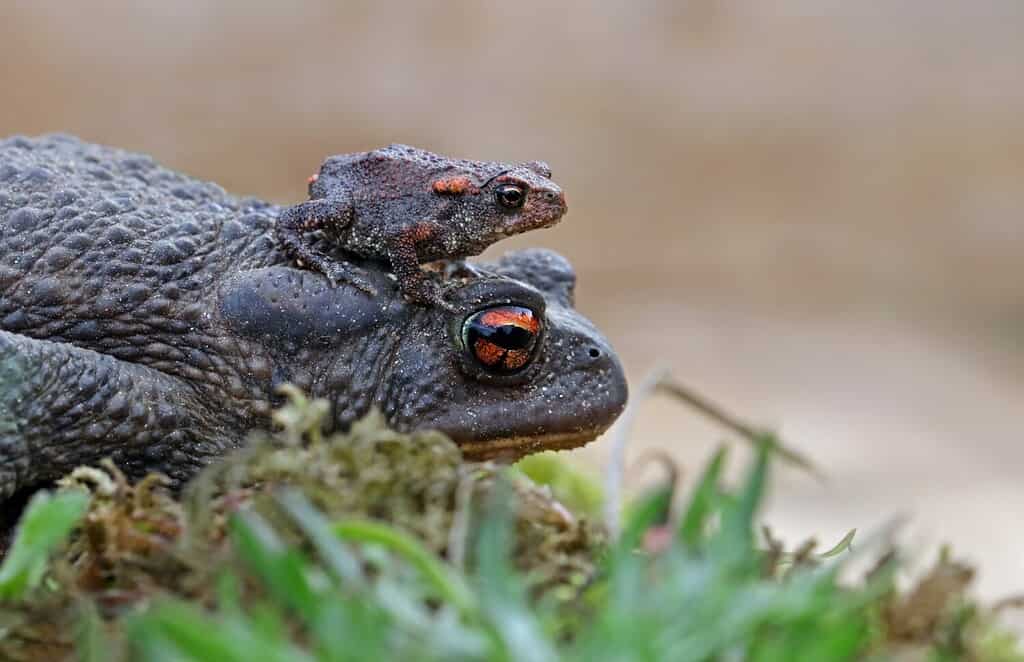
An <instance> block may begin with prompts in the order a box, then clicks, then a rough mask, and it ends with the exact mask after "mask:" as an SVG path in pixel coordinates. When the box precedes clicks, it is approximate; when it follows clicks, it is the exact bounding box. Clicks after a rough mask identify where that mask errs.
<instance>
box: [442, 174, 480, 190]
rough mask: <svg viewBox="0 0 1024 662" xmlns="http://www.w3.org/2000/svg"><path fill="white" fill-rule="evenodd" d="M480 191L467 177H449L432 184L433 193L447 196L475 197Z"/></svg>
mask: <svg viewBox="0 0 1024 662" xmlns="http://www.w3.org/2000/svg"><path fill="white" fill-rule="evenodd" d="M479 192H480V189H478V188H477V187H476V185H475V184H473V182H471V181H470V179H469V177H462V176H460V177H451V178H449V179H439V180H437V181H436V182H434V193H447V194H449V195H464V194H469V195H476V194H477V193H479Z"/></svg>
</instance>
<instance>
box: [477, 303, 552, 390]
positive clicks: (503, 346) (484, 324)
mask: <svg viewBox="0 0 1024 662" xmlns="http://www.w3.org/2000/svg"><path fill="white" fill-rule="evenodd" d="M540 330H541V329H540V320H539V319H538V318H537V316H536V315H535V314H534V312H533V311H532V310H530V309H529V308H523V307H522V306H495V307H494V308H487V309H486V310H481V311H480V312H478V313H475V314H474V315H472V316H471V317H469V318H468V319H467V320H466V321H465V323H464V324H463V326H462V341H463V344H464V345H465V347H466V350H467V351H468V352H469V354H470V355H471V356H472V357H473V359H474V360H475V361H476V362H477V363H478V364H479V365H480V366H481V367H483V368H484V369H485V370H487V371H488V372H492V373H495V374H499V375H511V374H513V373H516V372H519V371H520V370H522V369H523V368H525V367H526V366H528V365H529V364H530V361H531V360H533V356H534V349H536V346H537V338H538V337H539V336H540Z"/></svg>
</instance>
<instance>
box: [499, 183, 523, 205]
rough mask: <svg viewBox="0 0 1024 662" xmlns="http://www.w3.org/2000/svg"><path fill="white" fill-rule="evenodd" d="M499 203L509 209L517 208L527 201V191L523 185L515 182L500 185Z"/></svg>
mask: <svg viewBox="0 0 1024 662" xmlns="http://www.w3.org/2000/svg"><path fill="white" fill-rule="evenodd" d="M497 194H498V203H499V204H501V206H502V207H506V208H508V209H517V208H519V207H522V206H523V202H525V201H526V192H525V191H524V190H523V189H522V187H519V186H516V185H514V184H506V185H504V186H500V187H498V191H497Z"/></svg>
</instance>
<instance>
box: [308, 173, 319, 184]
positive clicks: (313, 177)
mask: <svg viewBox="0 0 1024 662" xmlns="http://www.w3.org/2000/svg"><path fill="white" fill-rule="evenodd" d="M318 179H320V173H318V172H314V173H313V174H312V175H310V176H309V178H308V179H307V180H306V183H307V184H313V183H314V182H316V180H318Z"/></svg>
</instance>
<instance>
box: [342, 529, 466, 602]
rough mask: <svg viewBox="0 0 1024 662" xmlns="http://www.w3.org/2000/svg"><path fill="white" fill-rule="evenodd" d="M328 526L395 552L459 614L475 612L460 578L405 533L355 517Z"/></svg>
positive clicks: (352, 538) (350, 538)
mask: <svg viewBox="0 0 1024 662" xmlns="http://www.w3.org/2000/svg"><path fill="white" fill-rule="evenodd" d="M331 528H332V529H333V530H334V533H335V535H337V536H338V537H339V538H342V539H343V540H348V541H351V542H360V543H371V544H374V545H380V546H381V547H384V548H385V549H388V550H390V551H392V552H394V553H396V554H398V555H399V556H400V557H402V558H403V559H405V561H406V562H408V563H409V565H411V566H412V567H414V568H415V569H416V570H417V571H418V572H419V573H420V575H421V576H422V577H423V579H424V580H425V581H426V582H427V584H428V585H429V586H430V587H431V588H433V589H434V591H436V592H437V595H438V597H440V598H441V599H443V600H444V601H446V602H449V603H451V605H452V606H454V607H455V608H456V609H457V610H458V611H459V613H461V614H463V615H464V616H471V615H473V614H474V613H475V612H476V609H477V604H476V599H475V597H474V595H473V593H472V591H470V590H469V588H468V587H467V586H466V584H465V582H464V581H463V580H462V577H460V576H459V575H457V574H455V573H454V572H453V571H451V570H450V569H449V568H448V566H446V565H445V564H444V563H442V562H441V560H440V559H438V558H437V557H436V556H435V555H434V554H433V553H431V552H430V551H429V550H428V549H427V548H426V547H424V546H423V545H422V544H421V543H420V542H419V541H418V540H416V539H415V538H413V537H412V536H410V535H408V534H407V533H405V532H403V531H400V530H398V529H396V528H394V527H392V526H389V525H387V524H380V523H377V522H371V521H369V520H355V519H351V520H342V521H340V522H335V523H334V524H333V525H332V526H331Z"/></svg>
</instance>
